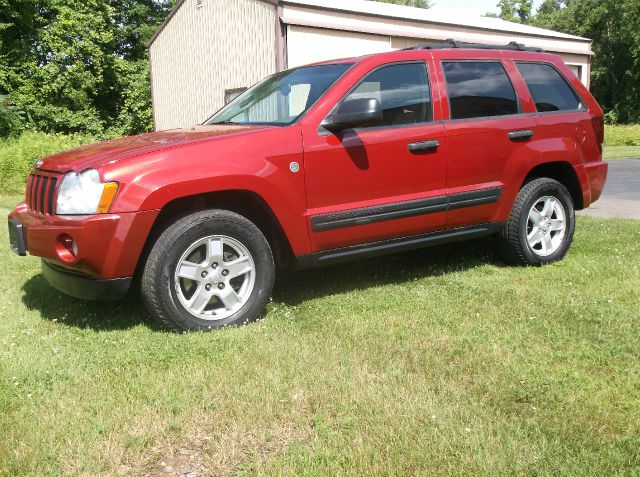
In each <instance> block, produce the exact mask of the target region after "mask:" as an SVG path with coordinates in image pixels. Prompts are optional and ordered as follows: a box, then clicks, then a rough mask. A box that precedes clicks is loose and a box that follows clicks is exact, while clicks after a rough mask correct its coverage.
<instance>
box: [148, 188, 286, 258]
mask: <svg viewBox="0 0 640 477" xmlns="http://www.w3.org/2000/svg"><path fill="white" fill-rule="evenodd" d="M206 209H224V210H230V211H232V212H235V213H237V214H240V215H242V216H243V217H246V218H247V219H249V220H250V221H251V222H253V223H254V224H255V225H256V227H258V228H259V229H260V231H261V232H262V233H263V234H264V236H265V238H266V239H267V241H268V242H269V246H270V247H271V250H272V251H273V258H274V260H275V262H276V266H277V267H279V268H289V267H290V266H291V264H292V261H293V256H294V255H293V251H292V249H291V246H290V244H289V240H288V239H287V237H286V235H285V233H284V231H283V230H282V227H281V225H280V223H279V222H278V219H277V218H276V217H275V215H274V214H273V211H272V210H271V208H270V207H269V206H268V205H267V203H266V202H265V201H264V200H263V199H262V197H260V196H259V195H258V194H256V193H254V192H251V191H246V190H228V191H217V192H208V193H205V194H198V195H191V196H187V197H180V198H178V199H174V200H172V201H171V202H169V203H168V204H166V205H165V206H164V207H163V208H162V210H161V211H160V214H159V215H158V217H157V218H156V221H155V223H154V224H153V228H152V229H151V233H150V234H149V237H148V238H147V243H146V244H145V255H146V254H147V253H149V251H150V249H151V247H152V246H153V243H154V242H155V240H156V238H157V237H158V236H159V235H160V234H161V233H162V231H163V230H164V229H166V228H167V227H168V226H169V225H170V224H172V223H174V222H175V221H176V220H178V219H180V218H182V217H184V216H186V215H188V214H191V213H193V212H197V211H200V210H206ZM141 262H142V261H141Z"/></svg>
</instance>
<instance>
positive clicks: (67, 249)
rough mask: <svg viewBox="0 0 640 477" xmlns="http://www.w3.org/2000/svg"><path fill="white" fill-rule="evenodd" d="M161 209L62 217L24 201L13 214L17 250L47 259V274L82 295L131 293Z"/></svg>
mask: <svg viewBox="0 0 640 477" xmlns="http://www.w3.org/2000/svg"><path fill="white" fill-rule="evenodd" d="M158 213H159V211H158V210H150V211H143V212H131V213H119V214H100V215H92V216H82V217H66V216H65V217H61V216H55V215H42V214H39V215H38V214H34V213H33V212H31V211H30V210H28V208H27V206H26V204H24V203H22V204H18V205H17V206H16V208H15V210H13V212H11V213H10V214H9V224H10V226H9V227H10V230H13V232H10V236H11V244H10V245H11V248H13V249H14V251H16V252H18V253H19V254H24V253H25V252H29V254H31V255H35V256H37V257H41V258H42V259H43V274H44V275H45V278H46V279H47V280H48V281H49V283H51V285H53V286H54V287H55V288H57V289H58V290H60V291H62V292H64V293H67V294H69V295H72V296H76V297H79V298H87V299H94V298H112V297H117V296H122V295H123V294H124V293H126V289H128V286H129V283H130V281H131V277H133V275H134V274H135V270H136V267H137V264H138V260H139V258H140V255H141V254H142V250H143V248H144V245H145V242H146V240H147V237H148V236H149V232H150V230H151V227H152V226H153V223H154V221H155V219H156V217H157V216H158Z"/></svg>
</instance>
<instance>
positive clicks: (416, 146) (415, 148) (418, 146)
mask: <svg viewBox="0 0 640 477" xmlns="http://www.w3.org/2000/svg"><path fill="white" fill-rule="evenodd" d="M439 147H440V141H437V140H435V139H433V140H431V141H419V142H412V143H411V144H409V152H411V153H413V154H420V153H421V152H429V151H435V150H436V149H438V148H439Z"/></svg>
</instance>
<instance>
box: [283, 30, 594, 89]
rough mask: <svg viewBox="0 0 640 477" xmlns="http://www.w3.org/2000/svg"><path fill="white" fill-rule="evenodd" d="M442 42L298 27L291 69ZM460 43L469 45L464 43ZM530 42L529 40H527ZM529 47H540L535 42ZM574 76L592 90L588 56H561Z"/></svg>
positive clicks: (291, 34) (290, 38)
mask: <svg viewBox="0 0 640 477" xmlns="http://www.w3.org/2000/svg"><path fill="white" fill-rule="evenodd" d="M451 36H452V37H455V38H456V39H460V38H461V35H460V31H458V32H453V31H452V32H451ZM438 40H441V39H440V38H438V39H436V38H406V37H398V36H389V35H375V34H371V33H361V32H353V31H344V30H334V29H328V28H314V27H305V26H297V25H289V26H288V27H287V53H288V54H287V59H288V61H287V66H288V67H289V68H293V67H296V66H300V65H306V64H309V63H315V62H318V61H326V60H331V59H336V58H348V57H352V56H361V55H368V54H372V53H381V52H385V51H392V50H398V49H402V48H410V47H412V46H415V45H418V44H420V43H425V42H429V41H438ZM460 41H469V40H465V39H462V40H460ZM474 41H477V42H479V43H489V44H507V43H508V42H509V41H512V40H511V39H509V37H508V36H505V37H504V38H502V35H495V34H485V36H484V37H479V36H477V35H476V36H474ZM525 41H526V40H525ZM526 44H528V45H532V46H536V45H535V44H532V42H531V41H526ZM558 54H559V55H560V56H561V57H562V59H563V60H564V61H565V63H567V65H569V67H570V68H571V69H572V71H574V73H578V74H579V78H580V80H581V81H582V82H583V84H585V85H587V86H588V81H589V77H588V73H589V68H588V62H589V56H588V55H580V54H575V53H558Z"/></svg>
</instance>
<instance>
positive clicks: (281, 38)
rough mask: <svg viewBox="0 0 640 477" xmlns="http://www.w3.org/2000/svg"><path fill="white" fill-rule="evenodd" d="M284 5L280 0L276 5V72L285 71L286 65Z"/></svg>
mask: <svg viewBox="0 0 640 477" xmlns="http://www.w3.org/2000/svg"><path fill="white" fill-rule="evenodd" d="M281 18H282V5H281V4H280V3H279V2H278V4H277V5H276V72H278V71H284V70H285V69H286V68H287V66H286V61H285V48H286V43H287V42H286V39H285V28H286V27H285V25H284V24H283V23H282V20H281Z"/></svg>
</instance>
